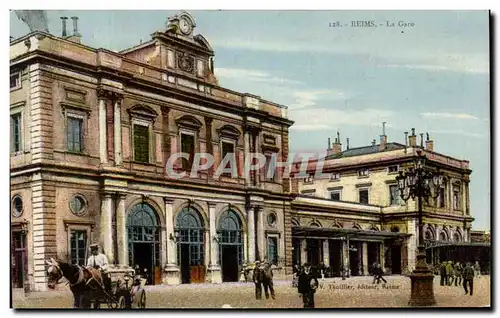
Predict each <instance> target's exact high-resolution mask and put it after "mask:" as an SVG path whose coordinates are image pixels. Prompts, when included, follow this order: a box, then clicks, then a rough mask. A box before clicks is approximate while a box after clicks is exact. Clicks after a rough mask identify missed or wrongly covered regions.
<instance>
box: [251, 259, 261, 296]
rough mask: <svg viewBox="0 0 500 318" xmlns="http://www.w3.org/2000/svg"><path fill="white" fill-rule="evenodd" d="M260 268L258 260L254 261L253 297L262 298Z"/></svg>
mask: <svg viewBox="0 0 500 318" xmlns="http://www.w3.org/2000/svg"><path fill="white" fill-rule="evenodd" d="M262 276H263V275H262V269H261V268H260V261H255V267H254V269H253V282H254V283H255V299H262Z"/></svg>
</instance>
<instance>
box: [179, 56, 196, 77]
mask: <svg viewBox="0 0 500 318" xmlns="http://www.w3.org/2000/svg"><path fill="white" fill-rule="evenodd" d="M177 65H178V67H179V68H180V69H181V70H183V71H185V72H189V73H192V72H193V71H194V58H193V57H192V56H189V55H187V54H186V53H178V54H177Z"/></svg>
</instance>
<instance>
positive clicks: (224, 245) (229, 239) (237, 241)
mask: <svg viewBox="0 0 500 318" xmlns="http://www.w3.org/2000/svg"><path fill="white" fill-rule="evenodd" d="M217 234H218V237H219V260H220V263H221V270H222V281H223V282H237V281H238V273H239V267H240V265H241V264H242V263H243V230H242V223H241V219H240V217H239V216H238V214H237V213H236V212H234V211H233V210H227V211H226V212H223V214H222V216H221V217H220V220H219V227H218V230H217Z"/></svg>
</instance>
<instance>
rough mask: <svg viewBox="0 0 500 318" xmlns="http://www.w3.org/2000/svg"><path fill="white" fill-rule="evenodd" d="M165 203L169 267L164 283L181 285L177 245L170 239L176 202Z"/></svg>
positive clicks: (167, 201)
mask: <svg viewBox="0 0 500 318" xmlns="http://www.w3.org/2000/svg"><path fill="white" fill-rule="evenodd" d="M163 201H164V202H165V229H166V236H167V242H168V243H167V266H166V267H165V272H166V277H165V279H164V283H166V284H169V285H175V284H180V270H179V266H178V264H177V243H176V242H174V241H173V240H171V239H170V235H172V236H174V237H175V233H174V211H173V208H174V207H173V205H174V200H173V199H170V198H163Z"/></svg>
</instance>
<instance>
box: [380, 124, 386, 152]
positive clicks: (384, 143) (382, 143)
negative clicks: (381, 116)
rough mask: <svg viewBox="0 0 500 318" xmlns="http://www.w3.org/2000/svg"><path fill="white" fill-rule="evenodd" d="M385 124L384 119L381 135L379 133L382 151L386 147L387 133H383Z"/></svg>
mask: <svg viewBox="0 0 500 318" xmlns="http://www.w3.org/2000/svg"><path fill="white" fill-rule="evenodd" d="M385 124H386V122H385V121H384V122H383V123H382V135H380V147H379V150H380V151H384V150H385V149H386V147H387V135H386V134H385Z"/></svg>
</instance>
